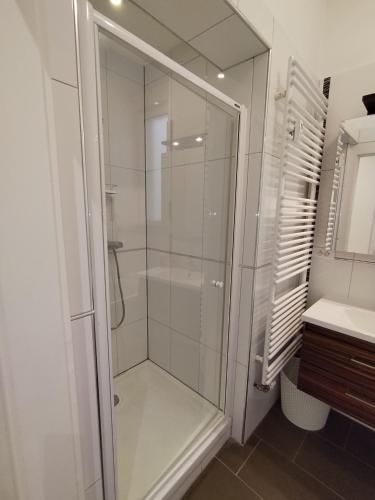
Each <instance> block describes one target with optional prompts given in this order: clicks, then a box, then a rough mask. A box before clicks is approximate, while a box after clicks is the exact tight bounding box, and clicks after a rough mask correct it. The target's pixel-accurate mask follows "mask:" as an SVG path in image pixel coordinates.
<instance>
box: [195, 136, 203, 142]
mask: <svg viewBox="0 0 375 500" xmlns="http://www.w3.org/2000/svg"><path fill="white" fill-rule="evenodd" d="M195 140H196V141H197V142H202V141H203V138H202V137H196V138H195Z"/></svg>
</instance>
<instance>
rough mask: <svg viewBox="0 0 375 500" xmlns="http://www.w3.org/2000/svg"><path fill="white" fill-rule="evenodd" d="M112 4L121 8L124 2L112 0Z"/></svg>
mask: <svg viewBox="0 0 375 500" xmlns="http://www.w3.org/2000/svg"><path fill="white" fill-rule="evenodd" d="M110 2H111V4H112V5H114V6H115V7H120V5H122V0H110Z"/></svg>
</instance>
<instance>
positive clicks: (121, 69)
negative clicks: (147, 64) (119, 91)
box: [103, 37, 144, 85]
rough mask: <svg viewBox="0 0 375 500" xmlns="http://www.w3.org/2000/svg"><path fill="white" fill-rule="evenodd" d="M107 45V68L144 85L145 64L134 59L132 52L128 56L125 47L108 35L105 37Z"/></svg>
mask: <svg viewBox="0 0 375 500" xmlns="http://www.w3.org/2000/svg"><path fill="white" fill-rule="evenodd" d="M103 38H104V37H103ZM105 45H107V51H106V52H107V60H106V66H107V69H109V70H110V71H113V72H115V73H117V74H118V75H119V76H122V77H123V78H127V79H128V80H132V81H134V82H136V83H139V84H140V85H143V79H144V75H143V64H141V63H140V62H139V63H138V62H137V61H132V59H131V58H132V57H134V56H133V55H132V54H129V57H127V56H126V54H125V49H124V48H123V47H121V46H120V45H119V44H118V43H117V42H114V41H112V40H111V39H109V38H107V37H106V38H105Z"/></svg>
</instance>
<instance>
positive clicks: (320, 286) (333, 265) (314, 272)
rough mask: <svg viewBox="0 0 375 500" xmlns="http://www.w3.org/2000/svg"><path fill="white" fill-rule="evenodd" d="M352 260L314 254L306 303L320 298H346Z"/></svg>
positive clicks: (343, 299) (342, 299)
mask: <svg viewBox="0 0 375 500" xmlns="http://www.w3.org/2000/svg"><path fill="white" fill-rule="evenodd" d="M352 266H353V263H352V261H347V260H342V259H334V258H332V257H320V256H318V255H314V256H313V259H312V266H311V271H310V282H309V295H308V304H309V305H312V304H313V303H314V302H316V301H317V300H319V299H320V298H326V299H331V300H337V301H344V302H346V301H347V300H348V296H349V287H350V279H351V275H352Z"/></svg>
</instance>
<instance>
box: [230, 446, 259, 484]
mask: <svg viewBox="0 0 375 500" xmlns="http://www.w3.org/2000/svg"><path fill="white" fill-rule="evenodd" d="M261 442H262V440H261V439H260V438H259V441H258V442H257V444H256V445H255V446H254V448H253V449H252V450H251V451H250V453H249V455H248V457H247V458H246V459H245V460H244V462H243V463H242V465H241V466H240V467H239V469H238V470H237V472H236V476H237V477H239V476H238V474H239V473H240V472H241V471H242V469H243V468H244V467H245V465H246V464H247V462H248V460H249V458H250V457H252V456H253V455H254V452H255V450H256V449H257V448H258V445H259V443H261Z"/></svg>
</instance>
